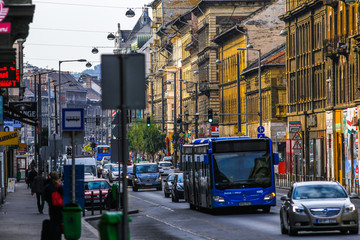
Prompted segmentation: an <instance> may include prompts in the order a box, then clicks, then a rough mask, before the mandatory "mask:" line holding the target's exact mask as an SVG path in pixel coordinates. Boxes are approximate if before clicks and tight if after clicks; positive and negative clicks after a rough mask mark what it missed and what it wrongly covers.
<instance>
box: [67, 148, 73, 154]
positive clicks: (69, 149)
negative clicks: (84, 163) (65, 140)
mask: <svg viewBox="0 0 360 240" xmlns="http://www.w3.org/2000/svg"><path fill="white" fill-rule="evenodd" d="M71 153H72V149H71V147H68V148H67V149H66V154H67V155H68V156H70V155H71Z"/></svg>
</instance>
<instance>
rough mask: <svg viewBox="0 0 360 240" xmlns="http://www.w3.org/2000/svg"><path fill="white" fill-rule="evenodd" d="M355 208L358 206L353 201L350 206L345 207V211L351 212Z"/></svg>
mask: <svg viewBox="0 0 360 240" xmlns="http://www.w3.org/2000/svg"><path fill="white" fill-rule="evenodd" d="M355 209H356V208H355V205H354V204H352V203H351V204H350V205H348V206H346V207H345V212H346V213H350V212H353V211H355Z"/></svg>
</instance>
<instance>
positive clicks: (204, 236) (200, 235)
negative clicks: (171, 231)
mask: <svg viewBox="0 0 360 240" xmlns="http://www.w3.org/2000/svg"><path fill="white" fill-rule="evenodd" d="M145 216H147V217H149V218H152V219H154V220H157V221H159V222H162V223H164V224H166V225H168V226H170V227H173V228H176V229H178V230H180V231H183V232H187V233H190V234H193V235H195V236H199V237H202V238H205V239H209V240H215V238H211V237H208V236H207V235H202V234H201V233H196V232H194V231H192V230H191V229H186V228H182V227H179V226H175V225H173V224H171V223H169V222H166V221H164V220H161V219H159V218H157V217H155V216H152V215H148V214H146V215H145Z"/></svg>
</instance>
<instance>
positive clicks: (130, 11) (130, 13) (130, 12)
mask: <svg viewBox="0 0 360 240" xmlns="http://www.w3.org/2000/svg"><path fill="white" fill-rule="evenodd" d="M125 16H127V17H128V18H132V17H134V16H135V12H134V11H133V10H132V9H131V8H129V9H128V10H127V11H126V13H125Z"/></svg>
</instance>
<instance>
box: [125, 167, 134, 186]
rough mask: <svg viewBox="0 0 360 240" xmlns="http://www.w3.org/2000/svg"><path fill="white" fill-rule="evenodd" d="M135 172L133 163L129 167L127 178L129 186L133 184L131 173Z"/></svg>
mask: <svg viewBox="0 0 360 240" xmlns="http://www.w3.org/2000/svg"><path fill="white" fill-rule="evenodd" d="M132 172H133V165H129V166H128V167H127V174H126V179H127V181H128V186H132V180H131V173H132Z"/></svg>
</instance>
